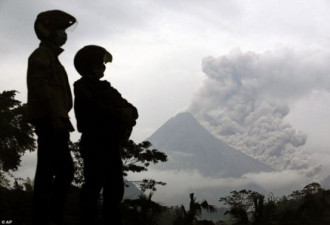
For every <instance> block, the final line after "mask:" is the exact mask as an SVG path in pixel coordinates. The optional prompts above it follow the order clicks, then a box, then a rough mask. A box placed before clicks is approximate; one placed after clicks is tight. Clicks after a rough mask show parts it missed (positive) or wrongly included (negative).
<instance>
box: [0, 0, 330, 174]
mask: <svg viewBox="0 0 330 225" xmlns="http://www.w3.org/2000/svg"><path fill="white" fill-rule="evenodd" d="M50 9H61V10H63V11H66V12H68V13H70V14H72V15H74V16H75V17H76V18H77V20H78V24H77V26H76V27H75V28H74V29H72V30H71V31H69V32H68V42H67V43H66V45H65V46H64V49H65V52H64V53H63V54H62V55H61V56H60V60H61V62H62V64H63V65H64V66H65V68H66V70H67V72H68V75H69V80H70V83H71V84H72V83H73V82H74V81H75V80H77V79H78V78H79V75H78V74H77V72H76V71H75V69H74V67H73V63H72V62H73V57H74V54H75V53H76V52H77V51H78V50H79V49H80V48H81V47H83V46H84V45H88V44H97V45H101V46H103V47H105V48H106V49H107V50H108V51H110V52H111V53H112V54H113V57H114V60H113V63H112V64H108V65H107V71H106V73H105V74H106V76H105V79H107V80H109V81H110V82H111V83H112V85H113V86H114V87H116V88H117V89H118V90H119V91H120V92H121V93H122V94H123V96H124V97H125V98H127V99H128V100H129V101H130V102H132V103H133V104H134V105H136V106H137V108H138V110H139V114H140V118H139V120H138V124H137V126H136V128H135V130H134V133H133V139H135V140H136V141H141V140H144V139H145V138H147V137H148V136H149V135H151V134H152V133H153V132H154V131H155V130H156V129H157V128H159V127H160V126H161V125H162V124H163V123H164V122H166V121H167V120H168V119H169V118H170V117H172V116H174V115H175V114H176V112H178V111H180V110H182V109H187V108H188V109H190V110H192V111H193V112H194V113H195V115H196V116H197V117H198V119H199V120H200V121H201V122H202V123H203V124H204V125H205V126H207V127H209V129H210V130H211V131H212V132H213V133H214V134H216V135H218V137H219V138H222V139H223V140H225V141H227V143H229V144H231V145H233V146H235V147H237V148H241V149H242V150H243V151H245V152H246V153H248V154H250V155H253V156H256V157H258V158H259V159H261V160H264V161H266V162H268V163H270V164H272V165H275V166H278V168H282V169H295V168H306V167H309V166H311V167H313V168H315V167H317V168H322V169H321V172H320V173H322V175H323V176H326V175H327V171H329V169H330V167H329V166H328V165H330V149H329V146H330V139H329V138H328V135H329V134H330V120H329V112H330V105H329V103H330V63H329V59H330V51H329V49H330V23H329V21H330V14H329V10H330V3H329V1H326V0H315V1H301V0H291V1H286V0H267V1H252V0H237V1H234V0H232V1H220V0H218V1H210V0H204V1H200V0H180V1H173V0H167V1H161V0H153V1H152V0H139V1H133V0H127V1H126V0H120V1H119V0H118V1H107V0H103V1H87V0H75V1H64V0H57V1H52V2H50V1H41V0H31V1H24V0H0V27H1V30H2V35H1V37H0V41H1V43H2V44H1V45H0V54H1V61H0V69H1V73H2V76H1V77H0V91H3V90H11V89H15V90H18V91H19V92H20V94H19V95H18V98H19V99H20V100H21V101H23V102H26V69H27V58H28V56H29V55H30V54H31V52H32V51H33V50H34V49H35V48H36V47H37V46H38V40H37V38H36V37H35V34H34V31H33V23H34V20H35V18H36V15H37V14H38V13H39V12H41V11H45V10H50ZM71 117H72V118H74V114H73V112H71ZM238 118H240V119H238ZM211 119H213V120H211ZM73 138H74V139H77V138H79V134H78V133H75V134H74V135H73ZM253 143H255V145H253ZM244 146H245V147H246V148H244ZM247 146H250V147H247ZM251 146H252V147H251ZM265 146H272V147H273V148H271V149H269V151H266V152H260V151H259V149H260V148H262V147H265ZM274 146H275V147H274ZM243 148H244V149H243ZM282 149H286V151H285V153H283V152H284V151H282ZM288 157H289V160H287V161H285V162H283V161H282V159H287V158H288ZM307 164H308V166H306V165H307ZM292 165H293V166H292ZM316 171H319V170H316Z"/></svg>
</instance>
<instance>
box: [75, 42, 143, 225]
mask: <svg viewBox="0 0 330 225" xmlns="http://www.w3.org/2000/svg"><path fill="white" fill-rule="evenodd" d="M111 61H112V56H111V54H110V53H109V52H108V51H106V49H104V48H102V47H100V46H95V45H89V46H85V47H84V48H82V49H80V50H79V51H78V52H77V54H76V56H75V58H74V65H75V68H76V69H77V71H78V72H79V74H80V75H81V76H82V78H81V79H79V80H78V81H76V82H75V83H74V94H75V103H74V110H75V115H76V118H77V127H78V131H79V132H81V133H82V135H81V140H80V151H81V155H82V158H83V161H84V177H85V182H84V184H83V187H82V218H81V222H82V224H88V225H91V224H94V223H95V219H96V216H97V214H98V213H97V205H98V196H99V194H100V192H101V190H102V189H103V191H102V195H103V210H104V212H103V215H104V222H105V224H116V223H118V222H117V221H121V216H120V209H119V205H120V202H121V200H122V198H123V194H124V181H123V173H122V161H121V156H120V149H121V146H122V145H123V144H124V143H125V142H127V141H128V138H129V136H130V134H131V131H132V128H133V126H134V125H135V124H136V122H135V121H136V119H137V118H138V112H137V109H136V108H135V107H134V106H133V105H132V104H130V103H129V102H127V101H126V100H125V99H124V98H122V96H121V95H120V93H119V92H118V91H117V90H116V89H114V88H113V87H112V86H111V84H110V83H109V82H108V81H105V80H103V81H102V80H100V79H101V78H102V77H103V76H104V71H105V63H107V62H111ZM119 224H121V223H119Z"/></svg>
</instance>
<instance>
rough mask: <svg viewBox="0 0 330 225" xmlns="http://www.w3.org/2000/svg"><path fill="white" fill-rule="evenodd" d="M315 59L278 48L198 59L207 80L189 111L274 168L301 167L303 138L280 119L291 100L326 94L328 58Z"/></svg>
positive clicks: (223, 137) (305, 163) (310, 54)
mask: <svg viewBox="0 0 330 225" xmlns="http://www.w3.org/2000/svg"><path fill="white" fill-rule="evenodd" d="M320 56H321V54H320V53H317V52H300V53H297V52H294V51H292V50H287V49H284V50H283V49H282V50H278V51H274V52H266V53H263V54H257V53H252V52H249V53H242V52H240V51H236V52H232V53H230V54H228V55H225V56H222V57H219V58H214V57H208V58H204V60H203V64H202V68H203V72H204V73H205V74H206V75H207V79H206V80H205V82H204V85H203V87H202V88H201V89H200V90H199V92H198V93H197V94H196V96H195V98H194V100H193V102H192V104H191V106H190V111H191V112H192V113H193V114H194V116H195V117H196V118H197V119H198V120H199V121H200V122H201V123H202V124H203V125H204V126H205V127H206V128H207V129H208V130H209V131H211V132H212V133H213V134H214V135H215V136H217V137H218V138H219V139H221V140H222V141H224V142H225V143H227V144H229V145H231V146H232V147H234V148H236V149H239V150H241V151H243V152H244V153H246V154H248V155H250V156H253V157H254V158H256V159H259V160H260V161H262V162H264V163H266V164H268V165H270V166H272V167H274V168H278V169H281V170H282V169H307V168H308V167H309V161H308V159H307V155H306V154H305V153H304V152H303V151H302V146H303V145H304V144H305V143H306V140H307V135H305V134H304V133H302V132H299V131H296V130H295V129H294V128H293V127H292V126H291V125H290V124H289V123H288V122H286V121H285V120H284V118H285V117H286V116H287V115H288V114H289V112H290V108H289V105H290V104H292V103H294V102H295V101H296V100H297V99H299V98H301V97H302V96H305V95H308V94H309V93H310V92H311V91H312V90H315V89H323V90H326V91H329V87H330V79H329V76H328V71H329V70H330V67H329V64H328V63H327V62H326V59H327V58H328V57H320ZM306 119H307V118H306Z"/></svg>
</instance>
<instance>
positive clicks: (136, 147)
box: [69, 140, 167, 192]
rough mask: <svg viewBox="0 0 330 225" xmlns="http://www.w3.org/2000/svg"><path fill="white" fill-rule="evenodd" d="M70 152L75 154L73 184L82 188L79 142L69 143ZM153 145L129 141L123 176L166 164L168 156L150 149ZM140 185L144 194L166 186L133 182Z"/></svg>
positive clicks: (149, 180)
mask: <svg viewBox="0 0 330 225" xmlns="http://www.w3.org/2000/svg"><path fill="white" fill-rule="evenodd" d="M69 147H70V150H71V151H72V152H73V154H74V167H75V176H74V180H73V182H74V183H75V184H76V185H77V186H80V185H81V184H82V183H83V182H84V176H83V160H82V158H81V155H80V152H79V142H75V143H72V142H70V143H69ZM151 147H152V144H151V143H150V142H148V141H144V142H141V143H139V144H136V143H134V141H132V140H129V141H128V143H127V145H126V146H125V147H124V148H123V149H122V152H121V158H122V160H123V175H124V176H127V173H128V172H133V173H138V172H142V171H147V170H148V167H149V166H150V164H151V163H153V164H157V163H158V162H166V161H167V155H166V154H165V153H163V152H161V151H159V150H157V149H150V148H151ZM132 182H134V183H137V184H139V185H140V189H141V190H142V192H145V191H146V190H150V191H152V192H153V191H156V185H162V186H164V185H166V183H164V182H161V181H155V180H153V179H143V180H142V181H132Z"/></svg>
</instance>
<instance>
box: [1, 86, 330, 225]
mask: <svg viewBox="0 0 330 225" xmlns="http://www.w3.org/2000/svg"><path fill="white" fill-rule="evenodd" d="M15 94H16V91H4V92H2V93H0V118H1V120H0V224H30V217H31V204H32V193H33V182H32V181H31V179H30V178H26V179H22V178H17V177H14V176H13V175H12V174H11V173H10V171H15V170H17V169H18V168H19V166H20V162H21V161H20V160H21V156H22V155H23V154H24V153H25V152H26V151H34V149H35V147H36V146H35V140H34V138H33V128H32V127H31V126H30V125H29V124H27V123H25V121H24V116H23V115H24V114H23V112H24V105H23V104H21V103H20V102H19V101H18V100H16V99H15ZM151 147H152V145H151V143H149V142H142V143H139V144H136V143H134V142H133V141H129V143H128V144H127V146H126V147H125V148H124V149H123V152H122V159H123V162H124V175H125V176H126V175H127V173H129V172H137V173H138V172H141V171H146V170H148V167H149V165H150V164H156V163H159V162H165V161H166V160H167V156H166V154H164V153H162V152H160V151H158V150H156V149H152V148H151ZM70 148H71V150H72V153H73V155H74V158H75V168H76V171H75V179H74V182H73V185H72V187H71V191H70V194H69V197H68V200H67V208H66V210H65V219H66V221H67V223H68V224H78V219H79V197H80V186H81V184H82V183H83V176H82V166H83V164H82V160H81V158H80V155H79V151H78V143H71V144H70ZM134 182H135V183H136V184H137V185H138V186H139V187H140V190H141V193H140V196H139V197H137V198H135V199H125V200H124V201H123V202H122V212H123V215H124V218H123V220H124V224H125V225H133V224H134V225H142V224H143V225H157V224H159V225H193V224H194V225H214V224H217V225H220V224H221V225H224V224H241V225H243V224H251V225H258V224H262V225H298V224H299V225H307V224H310V225H323V224H330V190H327V189H324V188H322V187H321V186H320V184H318V183H310V184H308V185H306V186H305V187H304V188H303V189H302V190H296V191H294V192H292V193H291V194H289V195H287V196H282V197H277V198H276V197H274V196H273V195H272V194H269V195H268V196H264V195H262V194H260V193H258V192H255V191H252V190H245V189H243V190H239V191H237V190H234V191H232V192H231V193H230V194H229V195H228V196H224V197H220V199H219V202H221V203H222V204H223V205H225V206H226V207H227V210H226V211H225V213H224V214H226V215H227V217H226V218H228V219H227V220H226V221H209V220H204V219H202V215H203V213H204V212H212V213H219V212H220V211H219V210H217V208H215V206H212V205H209V204H208V202H207V201H205V200H204V201H202V202H200V201H197V199H196V196H195V195H194V193H191V194H190V195H189V199H190V202H189V206H188V207H187V208H186V207H185V206H183V205H182V206H170V207H169V206H163V205H161V204H159V203H157V202H155V201H153V200H152V196H153V193H154V192H155V191H157V186H158V185H166V184H165V183H164V182H161V181H156V180H153V179H144V180H142V181H134ZM220 195H221V193H219V196H220ZM215 197H217V196H215ZM101 201H102V199H100V202H101ZM100 218H101V216H100Z"/></svg>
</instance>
